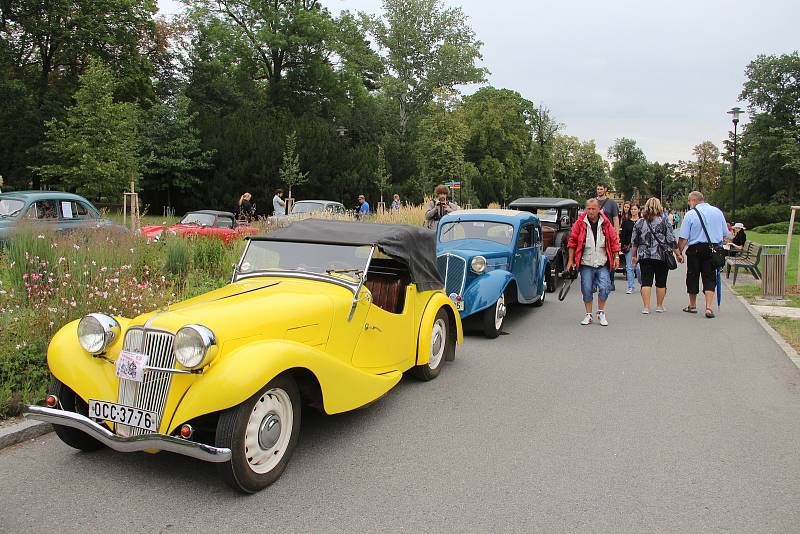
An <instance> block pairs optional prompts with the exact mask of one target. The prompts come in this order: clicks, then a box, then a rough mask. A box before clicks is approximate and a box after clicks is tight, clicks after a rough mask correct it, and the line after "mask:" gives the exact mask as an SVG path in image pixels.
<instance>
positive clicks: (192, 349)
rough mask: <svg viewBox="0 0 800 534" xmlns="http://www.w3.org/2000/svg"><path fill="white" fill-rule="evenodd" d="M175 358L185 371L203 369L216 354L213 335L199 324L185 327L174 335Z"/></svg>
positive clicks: (215, 342)
mask: <svg viewBox="0 0 800 534" xmlns="http://www.w3.org/2000/svg"><path fill="white" fill-rule="evenodd" d="M174 347H175V358H176V359H177V360H178V363H180V364H181V365H182V366H184V367H185V368H186V369H199V368H201V367H205V365H206V364H207V363H208V362H210V361H211V360H212V359H213V358H214V356H215V355H216V353H217V339H216V337H214V333H213V332H212V331H211V330H209V329H208V328H206V327H205V326H200V325H199V324H190V325H186V326H184V327H183V328H181V329H180V330H178V333H177V334H175V342H174Z"/></svg>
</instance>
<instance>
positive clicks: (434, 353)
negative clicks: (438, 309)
mask: <svg viewBox="0 0 800 534" xmlns="http://www.w3.org/2000/svg"><path fill="white" fill-rule="evenodd" d="M446 345H447V328H446V327H445V324H444V320H443V319H437V320H436V322H435V323H433V332H432V333H431V358H430V361H429V362H428V366H429V367H430V368H431V369H436V368H437V367H439V364H440V363H441V362H442V356H444V349H445V346H446Z"/></svg>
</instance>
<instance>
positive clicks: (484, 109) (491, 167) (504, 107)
mask: <svg viewBox="0 0 800 534" xmlns="http://www.w3.org/2000/svg"><path fill="white" fill-rule="evenodd" d="M532 113H533V103H531V102H530V101H529V100H526V99H525V98H523V97H522V95H520V94H519V93H517V92H516V91H511V90H509V89H496V88H494V87H484V88H482V89H480V90H479V91H477V92H476V93H475V94H473V95H470V96H467V97H465V98H464V104H463V114H464V120H465V122H466V125H467V130H468V138H467V142H466V146H465V148H464V155H465V159H466V160H467V161H471V162H472V163H474V164H475V166H476V167H477V168H478V169H479V170H480V171H481V177H480V178H479V183H476V184H474V185H475V191H476V193H478V197H479V198H480V201H481V203H483V204H488V203H490V202H499V203H502V202H506V201H509V200H510V199H511V197H516V196H519V195H521V194H522V192H523V190H524V189H525V188H526V185H528V184H525V183H524V182H523V170H524V169H525V165H526V162H527V160H528V154H529V151H530V146H531V115H532ZM480 182H483V183H482V184H481V183H480Z"/></svg>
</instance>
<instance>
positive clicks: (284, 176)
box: [280, 131, 308, 198]
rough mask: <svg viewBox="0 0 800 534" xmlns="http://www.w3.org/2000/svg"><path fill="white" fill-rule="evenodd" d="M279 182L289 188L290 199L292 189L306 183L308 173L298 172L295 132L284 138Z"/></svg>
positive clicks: (298, 162) (298, 163)
mask: <svg viewBox="0 0 800 534" xmlns="http://www.w3.org/2000/svg"><path fill="white" fill-rule="evenodd" d="M280 177H281V181H282V182H283V183H285V184H286V186H287V187H288V188H289V198H292V187H294V186H296V185H300V184H304V183H306V182H307V181H308V172H301V171H300V157H299V156H298V154H297V132H295V131H292V133H290V134H289V135H287V136H286V149H285V150H284V151H283V163H282V164H281V169H280Z"/></svg>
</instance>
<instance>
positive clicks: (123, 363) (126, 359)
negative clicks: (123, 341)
mask: <svg viewBox="0 0 800 534" xmlns="http://www.w3.org/2000/svg"><path fill="white" fill-rule="evenodd" d="M146 365H147V354H141V353H139V352H130V351H127V350H123V351H122V352H120V353H119V358H117V363H116V365H115V368H114V374H116V375H117V376H118V377H120V378H124V379H125V380H131V381H133V382H141V381H142V380H144V368H145V366H146Z"/></svg>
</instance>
